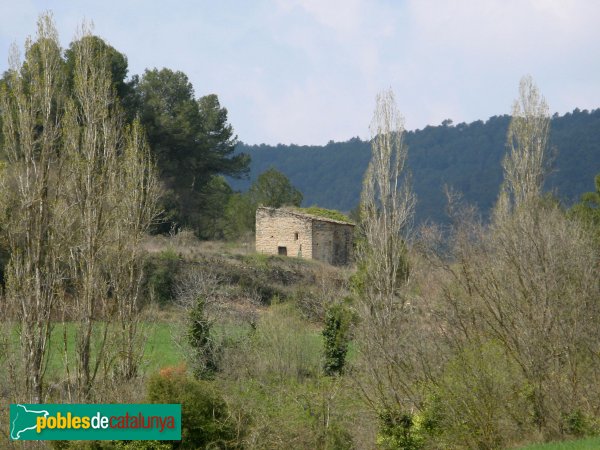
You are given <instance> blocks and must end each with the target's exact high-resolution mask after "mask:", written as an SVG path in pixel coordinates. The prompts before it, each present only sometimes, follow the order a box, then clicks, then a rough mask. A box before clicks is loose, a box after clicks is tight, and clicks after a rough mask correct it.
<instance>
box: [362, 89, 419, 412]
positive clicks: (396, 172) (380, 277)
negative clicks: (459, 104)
mask: <svg viewBox="0 0 600 450" xmlns="http://www.w3.org/2000/svg"><path fill="white" fill-rule="evenodd" d="M403 133H404V122H403V118H402V117H401V116H400V113H399V112H398V109H397V107H396V103H395V100H394V95H393V92H392V91H391V90H390V91H386V92H383V93H381V94H379V95H378V96H377V102H376V107H375V113H374V116H373V121H372V123H371V134H372V144H371V147H372V156H371V162H370V163H369V166H368V168H367V171H366V174H365V179H364V184H363V191H362V197H361V222H360V230H359V233H360V238H359V242H358V247H357V252H356V259H357V266H358V273H357V275H356V280H357V282H356V291H357V292H356V297H357V307H358V311H359V316H360V325H359V327H358V336H357V342H358V343H359V350H360V355H361V358H360V360H361V365H360V367H361V369H362V371H361V372H362V373H363V375H362V376H361V377H360V379H359V386H360V388H361V390H362V392H363V394H364V397H365V399H366V401H367V403H368V404H369V405H370V406H371V407H372V408H373V409H374V410H375V411H376V412H378V413H380V414H382V413H386V414H388V418H389V419H390V420H391V421H392V422H394V423H395V421H396V420H400V414H401V413H404V412H405V411H408V410H409V409H410V407H411V405H412V404H413V403H412V402H413V400H414V399H415V397H416V395H417V393H416V392H415V390H414V389H413V385H412V383H411V380H412V378H413V376H414V374H413V372H414V370H413V369H414V366H413V364H412V361H411V358H410V356H409V355H410V353H411V350H410V347H411V345H410V341H411V338H412V337H414V328H412V326H411V324H410V316H411V313H410V311H411V307H410V301H409V295H408V290H407V286H408V284H409V280H410V270H409V260H408V248H407V240H408V237H409V230H410V225H411V220H412V217H413V211H414V205H415V196H414V195H413V193H412V191H411V188H410V184H409V179H408V176H407V173H406V168H405V164H406V156H407V148H406V146H405V144H404V142H403Z"/></svg>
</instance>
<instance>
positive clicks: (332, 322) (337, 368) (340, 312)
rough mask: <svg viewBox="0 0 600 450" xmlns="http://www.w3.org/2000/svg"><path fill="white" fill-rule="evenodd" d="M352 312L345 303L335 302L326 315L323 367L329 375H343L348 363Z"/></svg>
mask: <svg viewBox="0 0 600 450" xmlns="http://www.w3.org/2000/svg"><path fill="white" fill-rule="evenodd" d="M351 322H352V312H351V311H350V309H349V308H348V307H347V306H346V305H344V304H343V303H335V304H333V305H332V306H331V307H330V308H329V309H328V310H327V313H326V315H325V329H324V330H323V337H324V342H323V344H324V347H325V348H324V350H325V351H324V353H325V362H324V365H323V369H324V371H325V374H327V375H330V376H331V375H341V374H342V372H343V370H344V365H345V364H346V355H347V353H348V344H349V342H350V324H351Z"/></svg>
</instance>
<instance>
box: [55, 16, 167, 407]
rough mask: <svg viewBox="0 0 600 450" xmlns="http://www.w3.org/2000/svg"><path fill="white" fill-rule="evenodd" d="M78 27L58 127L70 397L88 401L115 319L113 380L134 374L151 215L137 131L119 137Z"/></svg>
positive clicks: (102, 60) (115, 107)
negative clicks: (73, 390) (70, 302)
mask: <svg viewBox="0 0 600 450" xmlns="http://www.w3.org/2000/svg"><path fill="white" fill-rule="evenodd" d="M94 44H95V41H94V40H93V39H92V38H91V32H90V30H89V29H88V28H86V27H85V26H84V27H83V29H82V31H81V38H80V39H78V40H77V45H76V46H75V48H74V55H75V68H74V83H73V99H72V101H71V102H69V104H68V107H67V113H66V120H65V121H66V125H65V155H66V158H67V162H68V169H69V171H68V173H67V174H66V177H65V180H64V182H65V185H66V187H67V191H66V192H67V201H66V202H67V204H68V205H70V208H71V218H72V222H71V226H70V227H66V229H67V230H68V232H69V235H70V237H69V239H70V249H71V250H70V253H69V258H68V261H69V267H70V275H71V284H72V288H73V291H74V295H73V299H74V308H73V309H72V314H73V315H74V319H75V321H76V323H77V331H76V341H77V343H76V349H75V350H76V354H77V361H76V362H77V364H76V368H77V370H76V375H77V393H78V396H79V398H80V399H82V400H88V399H89V398H91V396H92V392H91V390H92V388H93V386H94V383H95V381H96V377H97V376H98V373H99V370H100V369H101V368H102V366H103V365H104V366H105V369H106V366H107V365H108V363H107V362H106V360H105V357H106V356H107V349H106V344H107V337H108V335H109V332H110V330H111V323H112V321H113V319H114V318H115V316H116V317H118V323H119V330H120V338H121V343H120V345H121V348H119V351H118V355H120V356H119V360H120V361H121V363H122V366H121V374H122V375H123V376H124V377H126V378H131V377H133V376H134V375H135V373H136V367H137V364H136V361H138V360H139V358H138V356H139V354H138V353H137V352H135V351H134V346H135V344H136V343H138V339H139V329H138V321H137V319H136V317H137V314H138V312H139V306H140V305H139V291H140V284H141V266H142V263H141V260H140V257H141V250H140V243H141V238H142V236H143V234H144V233H145V232H146V231H147V229H148V227H149V226H150V224H151V222H152V220H153V219H154V217H155V216H156V213H157V209H156V208H157V206H156V205H157V198H158V187H157V181H156V175H155V168H154V165H153V164H152V162H151V159H150V154H149V151H148V146H147V143H146V141H145V138H144V137H143V132H142V130H141V128H140V126H139V124H138V123H137V122H136V123H134V124H133V125H132V126H131V127H130V128H129V129H128V130H127V131H126V132H124V123H123V116H122V112H121V111H120V109H119V104H118V100H117V98H116V94H115V92H114V89H113V86H112V83H111V75H110V66H109V61H108V55H107V54H106V52H105V51H104V50H103V49H100V48H99V47H98V46H96V45H94Z"/></svg>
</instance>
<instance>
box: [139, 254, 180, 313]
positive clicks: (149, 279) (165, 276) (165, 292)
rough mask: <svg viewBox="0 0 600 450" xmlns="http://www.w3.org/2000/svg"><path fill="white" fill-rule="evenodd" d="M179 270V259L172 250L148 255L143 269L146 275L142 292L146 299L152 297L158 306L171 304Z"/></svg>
mask: <svg viewBox="0 0 600 450" xmlns="http://www.w3.org/2000/svg"><path fill="white" fill-rule="evenodd" d="M179 269H180V261H179V257H178V256H177V254H176V253H175V252H174V251H172V250H165V251H162V252H160V253H158V254H156V255H150V256H149V257H148V259H147V260H146V264H145V267H144V272H145V274H146V280H145V283H144V292H145V294H146V297H147V298H152V297H154V299H155V301H156V302H157V303H158V304H159V305H160V306H165V305H167V304H170V303H172V302H173V299H174V297H175V291H174V287H175V280H176V278H177V275H178V273H179Z"/></svg>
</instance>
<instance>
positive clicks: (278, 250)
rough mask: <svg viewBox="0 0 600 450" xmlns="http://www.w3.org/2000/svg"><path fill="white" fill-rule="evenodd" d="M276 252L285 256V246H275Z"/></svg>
mask: <svg viewBox="0 0 600 450" xmlns="http://www.w3.org/2000/svg"><path fill="white" fill-rule="evenodd" d="M277 254H278V255H280V256H287V247H277Z"/></svg>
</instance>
